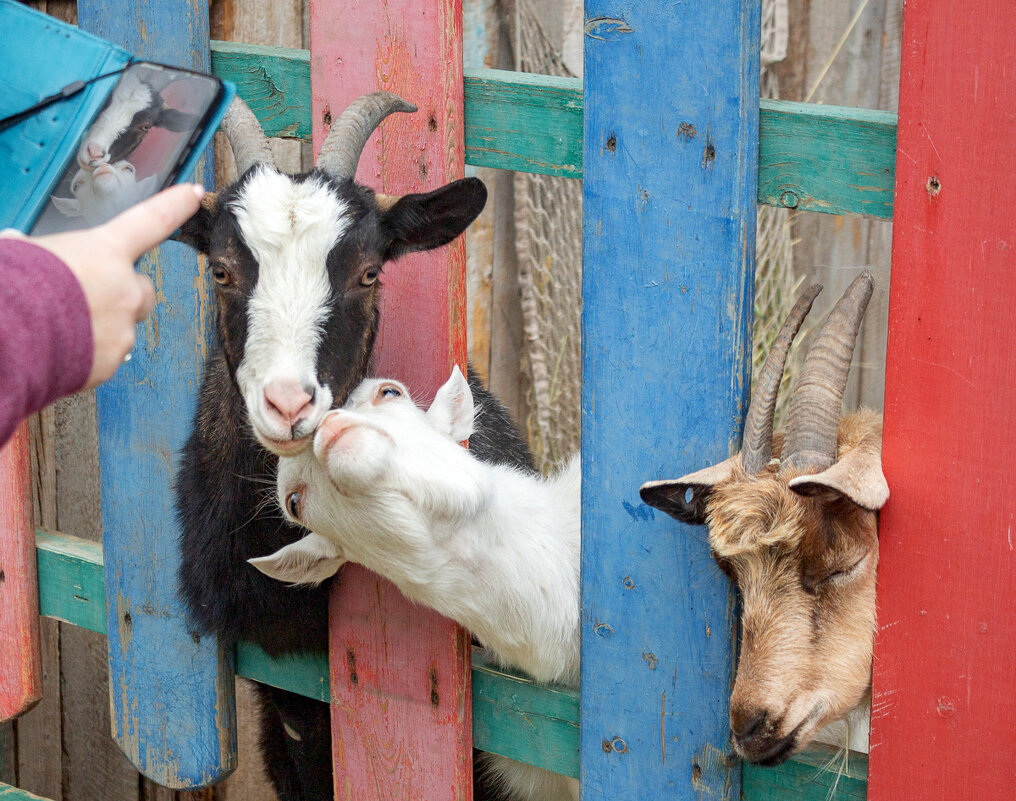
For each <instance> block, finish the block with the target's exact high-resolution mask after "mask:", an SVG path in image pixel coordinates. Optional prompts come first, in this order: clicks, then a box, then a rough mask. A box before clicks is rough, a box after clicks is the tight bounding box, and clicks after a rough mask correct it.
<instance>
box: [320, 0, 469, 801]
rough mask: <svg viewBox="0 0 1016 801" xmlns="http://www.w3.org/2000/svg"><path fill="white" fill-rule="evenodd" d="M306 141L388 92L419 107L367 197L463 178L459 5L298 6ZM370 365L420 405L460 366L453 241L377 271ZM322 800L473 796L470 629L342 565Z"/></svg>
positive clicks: (459, 272) (386, 129) (365, 174)
mask: <svg viewBox="0 0 1016 801" xmlns="http://www.w3.org/2000/svg"><path fill="white" fill-rule="evenodd" d="M310 34H311V48H310V50H311V91H312V102H313V120H314V143H315V147H319V146H320V143H321V140H322V139H323V137H324V134H325V126H324V120H325V119H326V118H328V119H330V117H331V115H334V116H338V115H339V114H340V113H341V112H342V110H343V109H344V108H345V107H346V105H347V104H348V103H349V102H351V101H352V100H354V99H355V98H356V97H358V96H359V95H361V94H364V93H366V92H371V91H374V90H377V89H385V90H387V91H391V92H395V93H396V94H398V95H400V96H401V97H403V98H405V99H407V100H409V101H410V102H412V103H414V104H415V105H417V106H418V107H419V111H417V113H415V114H411V115H406V114H396V115H393V116H392V117H390V118H389V119H388V120H387V121H386V122H385V123H384V124H383V125H382V126H381V128H380V131H379V133H378V134H375V136H374V137H373V138H372V140H371V142H370V143H368V145H367V147H366V149H365V150H364V153H363V156H362V158H361V159H360V169H359V172H358V173H357V179H358V180H359V181H360V182H362V183H364V184H366V185H367V186H370V187H372V188H374V189H376V190H378V191H383V192H385V193H389V194H403V193H406V192H418V191H426V190H430V189H435V188H437V187H439V186H441V185H442V184H444V183H447V182H448V181H452V180H455V179H457V178H461V177H462V176H463V172H464V162H463V158H464V139H463V122H462V120H463V117H462V4H461V0H439V1H438V2H435V0H387V1H385V0H383V1H382V2H379V3H323V2H314V0H312V2H311V17H310ZM383 280H384V283H385V288H384V295H383V297H384V301H383V304H382V312H381V329H380V332H379V335H378V340H377V345H376V349H375V368H374V369H375V373H376V374H378V375H385V376H390V377H394V378H398V379H400V380H402V381H404V382H406V383H407V384H408V385H409V386H410V387H411V388H412V389H413V394H414V396H415V397H417V398H420V399H423V400H426V401H429V400H430V399H431V398H433V396H434V393H435V392H436V390H437V388H438V387H439V386H440V385H441V383H443V382H444V380H445V379H446V378H447V377H448V374H449V371H450V369H451V366H452V364H454V363H456V362H457V363H458V364H460V365H465V358H466V332H465V245H464V242H463V240H462V238H461V237H460V238H459V239H458V240H457V241H456V242H455V243H453V244H452V245H451V246H449V247H446V248H442V249H440V250H438V251H435V252H431V253H423V254H414V255H412V256H408V257H406V258H403V259H401V260H400V261H399V262H397V263H396V264H393V265H388V266H386V267H385V272H384V278H383ZM331 620H332V628H331V665H332V688H331V689H332V704H333V706H332V739H333V751H334V756H335V795H336V797H337V798H343V799H345V798H355V799H357V800H358V801H360V799H363V800H364V801H367V799H396V798H397V799H400V801H401V799H420V801H441V799H463V800H466V801H468V799H470V798H471V797H472V709H471V697H470V683H469V679H470V672H469V637H468V635H467V634H466V633H465V632H464V631H463V630H461V629H460V628H459V627H457V626H456V625H455V624H454V623H452V622H451V621H449V620H446V619H444V618H441V617H440V616H438V615H436V614H434V613H433V612H430V611H428V610H424V609H421V608H420V607H417V606H413V605H411V604H410V603H409V602H408V601H406V600H405V599H404V598H403V597H402V596H401V594H400V593H399V592H398V591H397V590H396V589H395V588H394V587H393V586H391V585H390V584H388V583H387V582H385V581H382V580H380V579H378V578H377V577H376V576H374V575H373V574H371V573H368V572H367V571H364V570H361V569H358V568H350V567H347V568H346V569H345V571H344V573H343V575H342V579H341V581H340V582H337V588H336V590H335V592H334V593H333V596H332V603H331Z"/></svg>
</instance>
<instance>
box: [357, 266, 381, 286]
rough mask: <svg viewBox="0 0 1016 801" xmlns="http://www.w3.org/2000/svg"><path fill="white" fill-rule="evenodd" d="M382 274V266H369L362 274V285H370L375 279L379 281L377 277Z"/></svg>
mask: <svg viewBox="0 0 1016 801" xmlns="http://www.w3.org/2000/svg"><path fill="white" fill-rule="evenodd" d="M380 274H381V268H380V267H368V268H367V269H366V270H364V271H363V275H361V276H360V286H370V285H371V284H373V283H374V282H375V281H377V277H378V276H379V275H380Z"/></svg>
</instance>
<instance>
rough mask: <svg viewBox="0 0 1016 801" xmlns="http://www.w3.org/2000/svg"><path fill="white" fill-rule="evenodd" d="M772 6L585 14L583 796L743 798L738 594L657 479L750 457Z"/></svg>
mask: <svg viewBox="0 0 1016 801" xmlns="http://www.w3.org/2000/svg"><path fill="white" fill-rule="evenodd" d="M759 13H760V11H759V3H758V2H756V1H755V0H717V2H711V3H677V4H675V3H665V2H662V0H655V1H654V2H633V0H587V1H586V5H585V17H586V23H585V77H584V90H585V103H584V107H585V135H584V136H585V149H584V156H583V165H584V211H583V215H584V233H583V275H582V284H583V285H582V296H583V312H582V350H583V389H582V471H583V476H582V484H583V488H582V500H583V509H582V536H583V545H582V626H583V628H582V701H581V735H580V741H581V750H582V755H581V762H582V764H581V774H582V776H581V781H582V790H583V799H584V801H594V799H615V798H620V797H627V796H628V795H630V794H631V793H632V792H633V789H634V790H635V791H637V792H636V794H637V795H638V796H639V797H643V798H677V799H692V798H700V797H709V798H713V797H715V798H738V797H739V794H740V790H739V774H738V773H737V772H736V771H732V770H730V769H729V768H728V767H726V763H725V760H724V754H725V752H726V751H727V743H728V720H727V714H728V712H727V710H728V696H729V692H730V681H731V677H732V674H733V668H734V666H733V653H734V650H733V647H732V636H733V633H734V628H735V622H736V606H735V601H734V595H733V592H732V589H731V587H730V586H729V584H728V582H727V581H726V580H725V579H724V578H723V577H722V575H721V573H720V572H719V571H718V570H717V569H716V568H715V566H714V565H713V564H712V562H711V560H710V557H709V549H708V546H707V544H706V541H705V537H706V533H705V530H704V529H701V528H689V527H682V526H678V525H676V524H675V523H674V521H672V520H671V519H670V518H669V517H666V516H665V515H663V514H661V513H659V512H654V511H653V510H651V509H649V508H648V507H646V506H644V505H642V504H641V502H640V500H639V495H638V489H639V486H640V484H641V483H642V482H643V481H646V480H648V479H655V478H663V477H669V478H673V477H674V476H677V475H680V474H682V473H683V472H686V471H690V470H693V469H696V468H700V467H704V466H706V465H709V464H714V463H716V462H718V461H720V460H721V459H723V458H726V457H727V456H728V455H729V454H730V453H731V452H732V451H733V450H736V447H737V443H738V442H739V439H740V428H741V422H742V415H743V411H744V409H745V407H746V402H747V398H748V389H749V380H748V379H749V373H750V354H751V320H752V297H753V272H754V253H755V236H754V235H755V198H756V191H757V181H758V171H757V155H758V97H759V94H758V65H759V53H758V47H759V42H758V38H759V26H760V22H759Z"/></svg>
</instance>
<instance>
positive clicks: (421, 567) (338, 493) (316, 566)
mask: <svg viewBox="0 0 1016 801" xmlns="http://www.w3.org/2000/svg"><path fill="white" fill-rule="evenodd" d="M472 429H473V399H472V394H471V392H470V390H469V385H468V383H467V382H466V379H465V377H464V376H463V375H462V373H461V371H460V370H459V369H458V368H457V367H456V368H455V369H454V370H453V372H452V375H451V378H449V379H448V381H447V382H445V384H444V385H443V386H442V387H441V389H440V390H438V392H437V395H436V396H435V398H434V401H433V403H432V404H431V406H430V409H428V410H427V411H426V412H424V411H422V410H421V409H420V408H419V407H417V406H416V404H415V403H413V401H412V399H411V398H410V396H409V391H408V390H407V389H406V387H405V386H404V385H402V384H400V383H399V382H397V381H391V380H387V379H370V380H367V381H364V382H363V383H361V384H360V386H359V387H357V388H356V389H355V390H354V391H353V393H352V394H351V395H350V396H349V399H348V400H347V401H346V404H345V406H344V407H343V408H342V409H340V410H337V411H333V412H330V413H329V414H328V415H327V416H326V417H325V418H324V420H322V422H321V426H320V427H319V428H318V431H317V433H316V435H315V436H314V447H313V453H311V452H310V451H308V452H306V453H303V454H300V455H299V456H296V457H294V458H287V459H280V460H279V473H278V488H279V495H278V500H279V506H280V507H281V508H282V509H283V510H285V513H286V515H287V517H289V519H290V520H292V521H293V522H294V523H296V524H297V525H300V526H303V527H305V528H309V529H311V530H312V531H327V532H328V533H329V536H328V537H327V538H326V537H323V536H321V535H319V534H309V535H307V536H305V537H304V538H303V539H301V540H298V541H297V542H295V543H293V544H291V545H288V546H286V547H285V548H282V549H281V550H279V551H277V552H276V553H274V554H271V555H270V556H266V557H262V558H260V559H252V560H250V561H251V563H252V564H253V565H255V566H256V567H257V568H258V569H259V570H261V571H262V572H264V573H266V574H267V575H269V576H272V577H273V578H276V579H279V580H282V581H289V582H295V583H316V582H319V581H322V580H324V579H325V578H327V577H328V576H330V575H331V574H332V573H334V572H335V570H337V569H338V567H339V565H341V564H342V562H343V561H344V560H345V559H350V560H352V561H356V562H359V563H360V564H363V565H366V566H367V567H368V568H373V569H377V568H378V567H379V566H382V565H383V566H385V567H388V568H392V567H393V566H394V569H395V570H396V572H397V573H398V575H400V576H402V577H404V579H405V581H406V582H409V583H410V584H416V585H418V586H421V587H422V586H427V585H430V584H431V583H432V582H433V581H434V577H435V575H437V574H438V573H439V572H440V570H441V567H442V565H443V561H444V560H443V559H442V557H441V554H440V551H439V550H438V549H434V548H433V547H431V546H430V545H429V543H430V536H431V535H430V534H428V532H429V531H431V530H433V525H434V522H435V521H441V522H442V523H443V524H447V525H449V526H454V521H456V520H459V519H462V518H465V517H469V516H471V515H473V514H475V512H476V510H477V509H478V508H480V506H481V505H482V504H483V503H484V499H485V498H486V497H487V492H488V490H487V485H486V478H485V476H486V473H485V472H484V471H483V469H482V468H481V467H480V466H479V464H478V463H477V462H476V461H475V459H473V457H471V456H470V455H469V453H468V452H467V451H466V449H465V448H463V447H462V446H461V445H460V444H459V443H460V442H461V441H463V440H465V439H467V438H468V437H469V435H470V434H471V433H472ZM322 466H323V467H324V469H321V468H322ZM336 520H343V521H346V524H345V525H343V526H336V525H335V524H334V521H336ZM361 525H362V526H365V527H366V528H367V529H368V530H369V531H370V536H360V535H358V534H357V531H358V530H359V526H361Z"/></svg>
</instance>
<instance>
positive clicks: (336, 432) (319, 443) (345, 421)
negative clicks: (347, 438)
mask: <svg viewBox="0 0 1016 801" xmlns="http://www.w3.org/2000/svg"><path fill="white" fill-rule="evenodd" d="M352 424H353V423H352V421H351V420H350V419H349V418H348V417H347V416H345V415H343V414H339V413H336V412H331V413H329V414H326V415H325V417H324V419H323V420H322V421H321V424H320V425H319V426H318V430H317V434H315V435H314V455H315V456H316V457H317V458H318V460H319V461H321V462H327V461H328V451H329V449H330V448H331V447H332V445H333V444H334V443H335V441H336V440H337V439H338V438H339V437H341V436H342V435H343V434H344V433H345V431H346V429H348V428H349V427H350V426H351V425H352Z"/></svg>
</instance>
